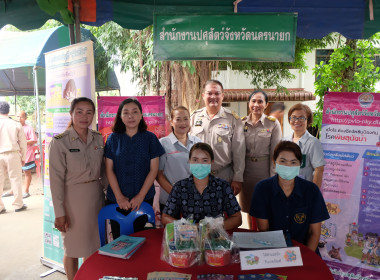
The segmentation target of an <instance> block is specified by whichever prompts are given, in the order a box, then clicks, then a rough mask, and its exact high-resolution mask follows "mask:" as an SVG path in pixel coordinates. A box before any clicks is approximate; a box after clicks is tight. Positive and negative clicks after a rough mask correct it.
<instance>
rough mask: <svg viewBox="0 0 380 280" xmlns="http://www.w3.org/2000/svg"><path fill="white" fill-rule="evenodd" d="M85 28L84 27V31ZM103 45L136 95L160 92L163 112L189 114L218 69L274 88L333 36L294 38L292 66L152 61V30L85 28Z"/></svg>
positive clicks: (107, 26) (113, 26) (113, 25)
mask: <svg viewBox="0 0 380 280" xmlns="http://www.w3.org/2000/svg"><path fill="white" fill-rule="evenodd" d="M86 28H87V27H86ZM89 29H90V30H91V32H92V33H93V34H94V35H95V36H96V37H97V39H98V40H99V41H100V42H101V44H102V45H103V47H104V49H105V51H106V55H107V57H108V61H109V66H111V67H113V66H115V65H120V66H121V70H122V71H127V70H131V72H132V75H133V80H134V81H138V82H139V85H140V89H141V91H140V94H141V95H145V94H153V93H155V94H160V89H161V88H164V91H165V94H166V100H167V108H168V111H167V112H170V110H171V108H172V107H174V106H176V105H184V106H187V107H188V108H189V109H190V110H191V111H192V110H195V109H198V108H199V107H201V106H202V98H201V92H202V86H203V85H204V83H205V82H206V80H208V79H210V78H211V73H212V71H218V69H220V68H219V67H227V66H228V67H231V68H232V69H234V70H237V71H241V72H242V73H244V74H245V75H247V76H248V77H250V78H251V83H252V85H253V87H255V88H270V87H276V88H278V89H280V88H281V89H283V87H282V86H281V83H282V82H283V81H284V80H285V81H290V80H292V79H294V78H295V76H294V75H293V74H292V73H291V72H290V69H299V70H300V71H306V69H307V66H306V63H305V55H306V54H307V53H308V52H311V51H312V50H313V49H315V48H323V47H325V46H327V44H329V43H331V42H333V40H334V38H333V36H331V35H329V36H326V37H325V38H323V39H316V40H308V39H302V38H297V40H296V50H295V61H294V62H293V63H280V62H278V63H265V62H225V61H223V62H218V61H165V62H160V61H154V59H153V33H152V27H151V26H150V27H147V28H146V29H144V30H140V31H136V30H128V29H123V28H122V27H120V26H119V25H117V24H116V23H113V22H108V23H106V24H104V25H103V26H100V27H89Z"/></svg>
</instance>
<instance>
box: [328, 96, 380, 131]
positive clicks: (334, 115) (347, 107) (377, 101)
mask: <svg viewBox="0 0 380 280" xmlns="http://www.w3.org/2000/svg"><path fill="white" fill-rule="evenodd" d="M327 95H328V98H325V104H324V106H323V124H325V125H327V124H340V125H355V126H380V111H379V108H380V95H379V94H373V93H357V92H344V93H342V92H328V93H327ZM343 97H344V99H346V100H355V102H349V103H348V102H342V99H343Z"/></svg>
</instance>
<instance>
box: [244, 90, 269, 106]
mask: <svg viewBox="0 0 380 280" xmlns="http://www.w3.org/2000/svg"><path fill="white" fill-rule="evenodd" d="M256 93H262V95H264V99H265V103H266V104H268V102H269V101H268V100H269V99H268V94H267V93H266V92H265V91H263V90H262V89H258V90H255V91H252V93H251V94H250V95H249V98H248V102H249V101H251V98H252V96H254V95H255V94H256Z"/></svg>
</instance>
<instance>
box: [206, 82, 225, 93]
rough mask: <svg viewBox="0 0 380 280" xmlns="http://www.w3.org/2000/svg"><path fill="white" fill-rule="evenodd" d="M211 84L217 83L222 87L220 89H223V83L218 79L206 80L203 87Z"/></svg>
mask: <svg viewBox="0 0 380 280" xmlns="http://www.w3.org/2000/svg"><path fill="white" fill-rule="evenodd" d="M212 84H216V85H219V86H220V87H221V88H222V91H223V84H222V83H221V82H220V81H218V80H207V81H206V83H205V86H204V89H206V86H208V85H212Z"/></svg>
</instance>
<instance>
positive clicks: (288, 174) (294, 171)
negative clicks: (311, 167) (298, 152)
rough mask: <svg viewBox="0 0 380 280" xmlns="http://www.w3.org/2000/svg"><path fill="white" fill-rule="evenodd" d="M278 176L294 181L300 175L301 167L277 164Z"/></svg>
mask: <svg viewBox="0 0 380 280" xmlns="http://www.w3.org/2000/svg"><path fill="white" fill-rule="evenodd" d="M276 172H277V174H278V176H280V177H281V178H282V179H285V180H292V179H294V178H295V177H296V176H297V175H298V174H299V173H300V166H285V165H281V164H278V163H276Z"/></svg>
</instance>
